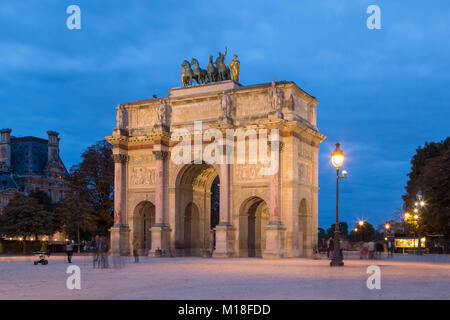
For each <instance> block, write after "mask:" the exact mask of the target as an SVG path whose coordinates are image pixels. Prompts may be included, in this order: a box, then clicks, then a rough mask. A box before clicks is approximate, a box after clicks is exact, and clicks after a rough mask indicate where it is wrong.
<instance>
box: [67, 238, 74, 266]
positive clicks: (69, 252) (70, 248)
mask: <svg viewBox="0 0 450 320" xmlns="http://www.w3.org/2000/svg"><path fill="white" fill-rule="evenodd" d="M66 253H67V262H68V263H72V255H73V244H72V242H71V241H70V240H69V241H67V243H66Z"/></svg>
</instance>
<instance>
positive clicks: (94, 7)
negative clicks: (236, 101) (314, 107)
mask: <svg viewBox="0 0 450 320" xmlns="http://www.w3.org/2000/svg"><path fill="white" fill-rule="evenodd" d="M431 3H432V4H431ZM71 4H77V5H79V6H80V8H81V12H82V13H81V14H82V17H81V19H82V22H81V27H82V28H81V30H68V29H67V27H66V19H67V17H68V14H66V8H67V7H68V6H69V5H71ZM371 4H376V5H378V6H380V8H381V27H382V29H381V30H369V29H367V27H366V19H367V17H368V16H369V15H368V14H367V13H366V8H367V7H368V6H369V5H371ZM449 39H450V2H449V1H447V0H435V1H432V2H426V1H392V0H389V1H381V0H372V1H365V0H346V1H340V0H334V1H332V0H321V1H316V0H308V1H298V0H295V1H294V0H291V1H262V0H259V1H234V0H228V1H220V2H219V1H211V0H207V1H203V0H195V1H194V0H191V1H171V0H165V1H143V0H142V1H125V0H122V1H114V0H108V1H106V0H105V1H101V0H95V1H92V0H84V1H76V0H71V1H66V0H41V1H31V0H22V1H17V0H1V2H0V110H1V115H2V116H1V117H0V128H12V129H13V132H12V135H15V136H27V135H33V136H38V137H42V138H46V131H47V130H49V129H51V130H55V131H58V132H60V136H61V157H62V159H63V161H64V162H65V164H66V166H67V167H68V168H70V166H72V165H73V164H75V163H77V162H78V161H79V160H80V154H81V153H82V151H83V150H84V149H85V148H86V147H88V146H89V145H91V144H93V143H95V142H96V141H97V140H100V139H102V138H103V137H104V136H106V135H110V134H111V131H112V128H113V126H114V122H115V111H114V106H116V105H117V104H118V103H123V102H128V101H132V100H138V99H146V98H151V96H152V94H154V93H155V94H157V95H158V96H165V95H167V91H168V89H169V88H172V87H178V86H180V82H179V81H180V80H179V79H180V72H181V67H180V63H181V62H182V61H183V60H184V59H189V60H190V58H192V57H196V58H197V59H198V60H199V61H200V64H201V65H202V66H203V67H206V64H207V62H208V57H209V55H211V54H213V55H214V56H216V54H217V51H218V50H221V51H222V50H223V49H224V47H225V46H227V47H228V49H229V51H228V52H229V54H228V56H227V62H229V61H230V59H231V55H232V54H233V53H237V54H238V55H239V59H240V61H241V74H240V80H241V81H240V82H241V83H242V84H244V85H249V84H256V83H262V82H269V81H271V80H272V79H273V78H274V76H276V78H277V79H278V80H290V81H294V82H296V83H297V85H298V86H300V87H301V88H302V89H304V90H305V91H306V92H308V93H309V94H311V95H313V96H315V97H316V98H317V99H318V100H319V101H320V103H319V105H318V126H319V130H320V131H321V132H322V133H323V134H325V135H326V136H327V139H326V140H325V141H324V142H323V143H322V144H321V145H320V149H321V151H320V173H319V174H320V176H319V185H320V192H319V225H320V226H322V227H328V226H329V225H330V224H331V223H333V220H334V215H335V211H334V210H335V180H334V179H335V174H334V169H333V168H332V167H331V165H330V161H329V156H330V154H331V152H332V150H333V149H334V144H335V143H336V142H340V143H341V147H342V149H343V150H344V152H345V153H346V156H347V158H346V162H345V168H346V169H347V170H348V171H349V177H348V179H346V180H344V181H343V183H342V184H341V202H340V206H341V211H340V213H341V220H343V221H346V222H348V223H349V224H350V225H351V226H352V225H353V224H354V223H356V221H357V219H358V218H364V219H366V220H367V221H369V222H371V223H372V224H374V225H375V226H377V225H378V224H379V223H382V222H383V221H384V220H385V219H389V218H391V217H392V216H393V213H394V212H395V211H396V209H399V208H401V206H402V201H401V195H402V194H403V192H404V186H405V183H406V178H407V177H406V174H407V173H408V172H409V169H410V163H409V161H410V159H411V157H412V156H413V154H414V153H415V149H416V148H417V147H418V146H419V145H423V144H424V143H425V141H440V140H442V139H444V138H446V137H447V136H448V135H449V132H450V130H449V128H450V126H449V120H450V108H449V103H448V101H449V100H450V90H449V88H450V41H449Z"/></svg>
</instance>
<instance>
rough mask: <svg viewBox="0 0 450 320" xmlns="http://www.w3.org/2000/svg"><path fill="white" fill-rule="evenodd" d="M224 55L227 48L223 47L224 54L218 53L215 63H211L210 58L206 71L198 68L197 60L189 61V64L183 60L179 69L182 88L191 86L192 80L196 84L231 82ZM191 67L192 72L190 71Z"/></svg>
mask: <svg viewBox="0 0 450 320" xmlns="http://www.w3.org/2000/svg"><path fill="white" fill-rule="evenodd" d="M226 55H227V47H225V53H224V54H222V53H221V52H220V51H219V56H218V57H217V59H216V61H215V62H213V56H210V57H209V64H208V67H207V69H206V70H204V69H202V68H200V65H199V63H198V60H197V59H195V58H192V59H191V63H189V62H188V61H187V60H184V61H183V63H182V64H181V67H182V68H183V69H182V71H181V82H182V83H183V87H187V86H192V85H193V83H194V80H195V81H196V82H197V84H205V83H209V82H217V81H225V80H231V72H230V68H229V67H228V66H227V65H226V64H225V57H226ZM191 66H192V67H193V68H194V70H192V67H191Z"/></svg>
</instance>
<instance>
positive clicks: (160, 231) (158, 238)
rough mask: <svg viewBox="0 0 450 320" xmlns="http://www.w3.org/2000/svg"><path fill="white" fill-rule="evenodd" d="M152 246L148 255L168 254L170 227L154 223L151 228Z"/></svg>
mask: <svg viewBox="0 0 450 320" xmlns="http://www.w3.org/2000/svg"><path fill="white" fill-rule="evenodd" d="M151 231H152V232H151V234H152V247H151V249H150V251H149V252H148V255H149V256H159V255H162V256H170V231H171V230H170V228H169V227H168V226H166V225H161V224H159V225H157V224H156V225H154V226H153V227H152V228H151Z"/></svg>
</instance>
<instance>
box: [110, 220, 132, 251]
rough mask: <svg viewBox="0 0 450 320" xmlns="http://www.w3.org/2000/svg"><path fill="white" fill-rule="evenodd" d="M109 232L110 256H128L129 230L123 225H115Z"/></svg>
mask: <svg viewBox="0 0 450 320" xmlns="http://www.w3.org/2000/svg"><path fill="white" fill-rule="evenodd" d="M110 232H111V250H110V251H111V254H113V255H121V256H128V255H130V252H131V251H130V228H129V227H128V225H125V224H115V225H114V226H112V227H111V229H110Z"/></svg>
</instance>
